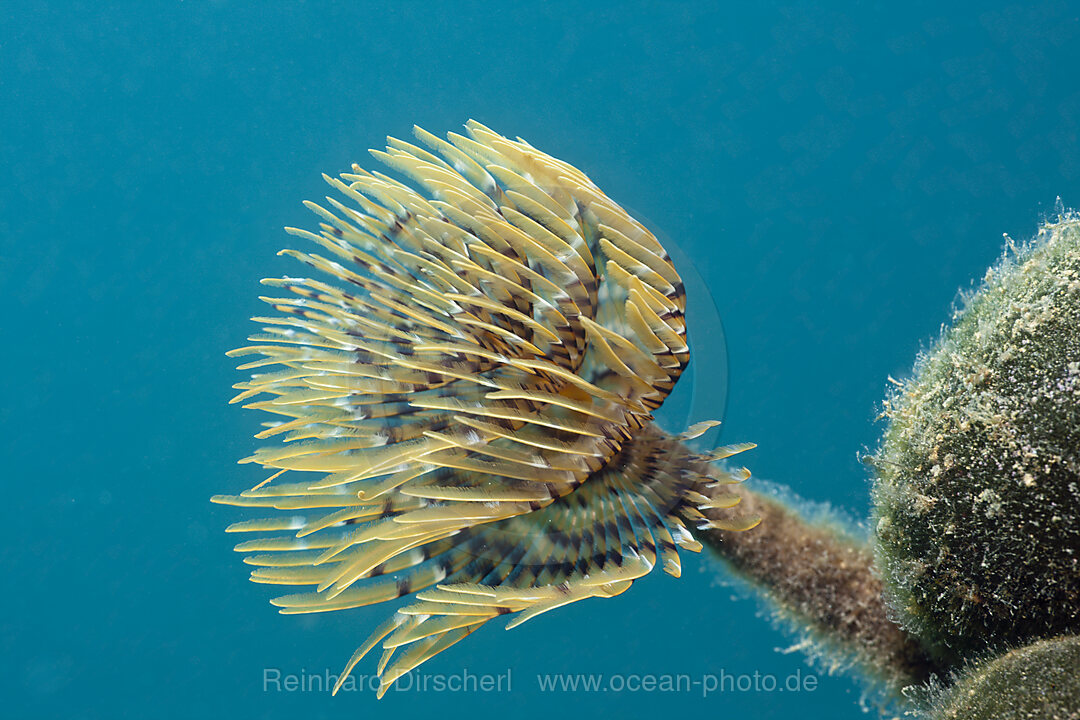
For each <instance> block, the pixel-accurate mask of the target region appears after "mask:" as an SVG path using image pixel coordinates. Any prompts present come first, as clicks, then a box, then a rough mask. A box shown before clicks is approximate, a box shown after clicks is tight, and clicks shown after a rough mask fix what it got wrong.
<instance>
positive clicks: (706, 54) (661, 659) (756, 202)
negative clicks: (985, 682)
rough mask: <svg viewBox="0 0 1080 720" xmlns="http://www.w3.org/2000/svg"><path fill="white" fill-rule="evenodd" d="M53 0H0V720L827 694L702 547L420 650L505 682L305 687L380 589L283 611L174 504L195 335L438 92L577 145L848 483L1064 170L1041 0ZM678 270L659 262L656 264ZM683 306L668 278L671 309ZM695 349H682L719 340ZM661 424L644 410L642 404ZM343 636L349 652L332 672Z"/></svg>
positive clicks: (219, 462) (199, 482)
mask: <svg viewBox="0 0 1080 720" xmlns="http://www.w3.org/2000/svg"><path fill="white" fill-rule="evenodd" d="M104 5H106V4H105V3H97V2H93V3H90V2H55V3H34V2H18V1H17V0H16V1H15V2H10V3H6V4H5V5H4V7H3V9H2V10H0V17H2V20H0V101H2V107H3V111H2V112H0V170H2V175H0V290H2V293H3V294H2V298H3V304H4V308H5V310H4V312H3V320H2V322H0V332H2V338H3V339H2V341H0V342H2V350H0V387H2V388H3V393H2V398H3V400H2V402H0V458H2V459H3V475H2V476H3V481H2V482H3V486H2V487H3V503H2V506H0V507H2V510H0V512H2V517H3V528H4V531H5V532H4V535H5V537H4V542H3V543H2V545H0V570H2V575H3V581H4V585H3V592H2V593H0V663H2V665H0V701H2V703H3V708H2V710H0V714H2V715H3V716H4V717H12V718H16V717H19V718H22V717H26V718H29V717H41V718H45V717H64V718H116V717H160V718H172V717H184V718H190V717H224V716H226V715H228V716H231V717H253V718H255V717H259V718H303V720H315V719H316V718H344V717H374V716H383V715H385V716H393V717H396V718H432V717H438V718H444V719H446V720H450V719H451V718H464V717H475V716H476V714H477V713H479V715H480V716H481V717H484V716H492V715H494V713H496V712H505V713H508V714H509V716H510V717H514V718H516V719H517V720H526V719H528V718H551V717H590V716H591V717H629V718H647V717H661V716H663V717H673V718H684V717H696V716H701V715H702V714H704V715H705V716H706V717H757V718H793V717H799V718H804V719H807V720H808V719H809V718H817V717H821V718H847V717H850V718H857V717H864V715H863V713H862V711H861V710H860V709H859V699H860V693H861V690H860V687H861V686H860V685H859V684H858V683H857V682H854V681H853V680H851V679H850V678H849V677H846V676H830V675H827V674H824V673H821V672H820V669H815V668H813V667H811V666H808V665H807V664H806V661H805V660H804V657H803V656H802V655H801V654H799V653H791V654H782V653H779V652H777V648H786V647H788V646H790V645H791V644H793V643H794V642H795V637H794V636H793V635H791V634H787V633H784V632H781V631H779V630H777V629H776V628H775V627H774V626H773V625H772V624H771V622H770V620H769V619H768V617H767V616H763V615H762V613H761V606H760V605H759V604H758V603H757V602H756V601H755V600H753V599H752V598H750V597H749V596H748V595H747V594H746V593H745V592H744V591H742V590H741V589H740V588H739V586H738V585H737V584H734V583H733V582H732V580H731V578H730V576H729V575H728V574H727V573H726V572H725V571H724V569H723V568H722V567H721V566H720V565H719V564H718V563H717V562H716V561H714V560H712V559H710V558H709V557H706V556H702V557H698V556H691V555H685V554H684V565H685V568H686V570H685V575H684V577H683V578H682V579H681V580H674V579H672V578H670V577H668V576H666V575H663V574H660V573H657V574H656V575H655V577H652V576H651V577H649V578H646V579H645V580H643V581H641V582H639V583H638V584H637V585H635V586H634V588H633V589H632V590H631V591H630V592H628V593H626V594H625V595H622V596H620V597H618V598H616V599H613V600H605V601H601V600H592V601H589V602H585V603H581V604H579V605H576V606H573V607H570V608H567V609H565V610H562V611H560V612H557V613H552V614H550V615H547V616H544V617H542V618H538V619H537V620H535V621H533V622H530V623H527V624H526V625H524V626H522V627H521V628H518V629H516V630H513V631H511V632H509V633H507V632H504V631H503V630H502V629H501V627H498V625H499V623H492V624H490V625H489V626H488V627H486V628H484V629H483V631H481V632H479V633H477V634H476V635H474V636H472V637H471V638H469V639H468V640H467V641H466V642H464V643H462V644H460V645H458V646H456V647H455V648H453V649H452V650H450V651H448V652H446V653H444V654H443V655H441V656H440V657H439V658H437V659H436V660H435V661H433V662H431V663H429V664H428V665H426V666H424V668H423V670H424V671H425V672H431V673H461V672H463V671H466V670H467V671H468V672H469V673H472V674H474V675H480V674H483V673H493V674H502V673H505V672H506V671H507V669H510V671H511V673H512V674H511V678H512V688H513V689H512V692H510V693H503V694H495V693H491V694H484V693H474V692H460V693H434V692H426V693H424V692H416V691H410V692H400V693H394V692H391V693H390V694H389V695H388V696H387V697H386V698H385V699H383V700H382V701H379V702H377V701H376V700H375V698H374V695H373V694H372V693H369V692H366V691H365V692H353V693H345V694H343V695H342V696H339V697H337V698H333V699H332V698H330V697H329V696H328V695H326V694H325V693H318V692H299V691H297V692H285V691H281V692H278V691H275V690H274V689H273V688H270V689H266V688H264V686H263V673H264V669H265V668H274V669H279V670H281V671H282V672H283V673H285V674H289V673H294V674H300V673H308V674H322V673H323V672H324V671H326V670H329V671H331V672H337V671H338V670H339V669H340V668H341V666H342V664H343V663H344V661H345V660H346V659H347V658H348V656H349V655H350V654H351V652H352V650H353V648H354V647H355V646H356V645H357V644H358V643H359V642H360V641H361V640H362V639H363V638H364V637H366V635H367V633H368V632H369V630H370V629H371V628H372V627H373V626H374V624H375V623H376V622H377V621H379V620H381V619H382V617H384V616H385V614H386V612H387V611H386V609H385V608H382V607H376V608H368V609H364V610H359V611H354V612H350V613H340V614H333V615H329V616H318V617H306V618H297V617H283V616H280V615H278V614H276V612H275V610H274V608H272V607H271V606H270V605H269V604H268V602H267V600H268V598H269V597H271V596H273V594H274V593H273V590H274V588H268V587H265V586H257V585H254V584H251V583H249V582H247V580H246V575H247V570H248V568H246V567H245V566H243V565H242V564H241V563H240V557H239V556H238V555H236V554H235V553H233V552H232V551H231V546H232V544H233V542H234V541H235V539H236V536H228V537H227V536H226V535H225V534H224V533H223V532H222V530H223V528H224V527H225V526H226V525H227V524H228V523H230V522H233V521H235V520H237V519H239V518H240V517H242V516H243V513H242V512H240V511H237V510H235V509H231V508H223V507H219V506H212V505H210V504H209V503H208V498H209V497H210V495H212V494H214V493H219V492H237V491H239V490H241V489H243V488H246V487H248V486H250V485H252V484H254V483H255V482H257V481H258V480H259V479H261V478H262V473H261V471H260V470H258V469H255V468H252V467H251V466H238V465H236V464H235V461H236V459H237V458H239V457H242V456H245V455H247V454H249V453H250V451H251V450H252V449H253V448H254V447H255V445H256V443H255V441H254V440H252V439H251V435H252V434H253V433H254V432H255V431H256V430H257V429H258V422H260V421H262V420H263V419H264V418H260V417H257V416H256V415H255V414H254V413H251V412H245V411H241V410H240V409H239V408H237V407H228V406H226V404H225V401H226V400H227V399H228V398H229V397H230V395H231V391H230V385H231V384H232V383H234V382H237V381H238V380H240V379H242V375H241V374H240V373H237V372H235V371H234V370H233V365H234V363H233V361H232V360H230V359H228V358H226V357H225V356H224V353H225V351H226V350H227V349H229V348H232V347H235V346H237V345H239V344H242V343H243V341H244V337H245V335H246V334H247V333H248V332H249V331H251V330H252V329H253V327H254V326H253V325H252V324H251V323H249V322H248V320H247V318H248V317H249V316H251V315H254V314H258V313H263V312H264V308H263V307H262V306H261V304H260V303H259V302H258V301H257V299H256V296H257V295H259V294H260V293H262V292H264V289H263V288H262V287H261V286H260V285H258V282H257V281H258V279H259V278H261V277H266V276H274V275H281V274H297V273H299V272H300V271H301V270H300V267H299V266H298V265H297V264H295V262H292V261H289V260H288V259H285V258H277V257H275V255H274V253H275V252H276V251H277V250H278V249H279V248H280V247H283V246H285V245H291V246H296V245H297V244H298V241H294V240H292V239H290V238H288V237H287V236H286V235H285V234H284V233H283V232H282V231H281V227H282V226H285V225H299V226H307V227H311V226H312V225H313V224H314V222H315V221H314V219H313V218H312V217H311V216H310V215H309V213H308V212H307V211H306V210H304V209H303V208H302V207H301V205H300V201H301V200H303V199H318V198H320V197H321V196H322V195H324V194H325V193H326V192H327V189H326V187H325V186H324V185H323V182H322V180H321V179H320V173H321V172H324V171H325V172H329V173H336V172H340V171H343V170H346V169H348V167H349V164H350V163H351V162H353V161H359V162H361V163H364V164H367V165H369V166H370V164H371V160H370V159H369V158H368V157H367V155H366V154H365V149H366V148H368V147H379V146H381V144H382V143H383V138H384V136H385V135H386V134H388V133H390V134H395V135H397V136H401V137H406V136H407V135H408V133H409V132H410V128H411V126H412V124H413V123H418V124H420V125H422V126H424V127H425V128H427V129H430V130H432V131H434V132H437V133H440V134H441V133H443V132H445V131H447V130H458V129H460V126H461V124H462V123H463V122H464V121H465V120H467V119H468V118H475V119H477V120H479V121H481V122H483V123H485V124H487V125H489V126H490V127H492V128H494V129H496V130H498V131H500V132H502V133H505V134H509V135H520V136H522V137H524V138H526V139H527V140H528V141H529V142H531V143H533V144H534V145H536V146H537V147H539V148H541V149H543V150H545V151H547V152H550V153H552V154H554V155H556V156H557V157H560V158H563V159H565V160H568V161H570V162H572V163H574V164H575V165H577V166H579V167H580V168H583V169H584V170H585V171H586V172H587V173H588V174H589V175H590V176H591V177H592V178H593V179H594V180H595V181H596V182H597V183H598V184H599V185H600V186H601V187H602V188H603V189H604V190H605V191H606V192H607V193H608V194H609V195H611V196H612V197H613V198H615V199H616V200H617V201H619V202H621V203H623V204H625V205H626V206H627V207H629V208H632V209H633V210H634V211H635V212H636V213H639V214H640V215H641V216H642V217H644V218H646V219H647V221H648V222H649V223H650V225H652V226H654V227H655V228H656V229H657V230H658V231H659V232H661V233H662V236H663V237H665V238H667V239H668V242H671V243H673V244H675V245H677V246H678V247H679V248H680V249H681V251H682V252H683V253H684V254H685V256H687V257H689V258H692V263H693V266H694V270H695V271H696V272H697V273H698V274H700V276H701V277H702V278H703V280H704V283H705V284H706V285H707V286H708V288H709V290H710V292H711V295H712V298H713V300H714V301H715V304H716V307H717V309H718V310H719V313H720V316H721V317H722V318H723V329H724V331H725V333H726V344H727V353H726V358H725V357H724V355H725V353H724V352H723V351H722V347H723V344H722V343H719V342H717V339H718V338H719V335H718V333H719V327H718V326H716V325H715V324H713V325H711V326H710V325H708V324H706V325H705V326H700V327H698V326H695V327H693V328H692V332H693V333H699V334H700V336H699V337H698V338H696V340H695V342H696V343H697V347H698V348H702V347H705V348H711V350H709V351H708V352H701V353H699V354H698V355H697V356H696V357H695V359H694V363H695V369H696V372H695V376H694V380H693V387H692V388H689V389H683V392H684V393H686V392H690V391H691V390H692V391H693V392H694V393H698V394H700V396H701V397H705V398H712V399H710V400H708V401H707V402H704V403H699V404H698V406H697V407H695V409H694V414H695V416H694V417H693V418H691V419H692V420H698V419H706V418H709V417H712V416H714V415H715V414H716V413H720V412H721V411H722V405H723V402H721V401H719V400H715V398H721V399H723V398H725V397H726V412H725V413H723V414H724V417H723V420H724V428H723V432H722V435H721V438H720V439H721V440H722V441H724V442H736V441H755V442H757V443H759V447H758V449H756V450H754V451H753V452H752V453H749V454H747V455H746V456H744V459H743V462H745V463H746V464H747V465H749V466H750V467H751V468H752V469H753V471H754V473H755V475H757V476H760V477H762V478H767V479H770V480H773V481H777V482H782V483H786V484H788V485H790V486H791V487H792V488H793V489H794V490H795V491H796V492H798V493H799V494H801V495H803V496H805V497H807V498H812V499H815V500H821V501H828V502H830V503H832V504H834V505H836V506H837V507H839V508H840V509H842V510H843V511H845V512H846V513H848V514H849V515H850V516H852V517H854V518H862V517H865V516H866V514H867V512H868V507H869V503H868V479H867V477H868V476H867V472H866V470H865V468H864V467H863V465H862V464H861V463H860V461H859V459H858V453H860V452H861V451H864V450H865V449H867V448H872V447H873V446H874V445H875V443H876V440H877V438H878V436H879V434H880V432H881V430H882V425H881V424H880V423H875V421H874V419H875V415H876V414H877V412H878V410H879V409H880V401H881V399H882V397H883V394H884V392H885V390H886V387H887V376H889V375H890V374H891V375H893V376H903V375H904V374H905V373H907V372H908V370H909V368H910V366H911V363H912V361H913V359H914V357H915V355H916V353H917V352H918V351H919V350H920V348H923V347H925V346H926V343H927V342H928V341H929V340H930V339H931V338H932V337H933V336H934V335H935V334H936V333H937V331H938V329H939V327H940V325H941V323H942V322H944V321H946V320H947V319H948V317H949V312H950V307H951V305H952V303H953V302H954V300H955V298H956V293H957V290H958V289H959V288H967V287H970V284H971V282H972V280H973V279H976V278H979V277H980V276H981V275H982V273H983V272H984V270H985V268H986V267H987V266H988V265H989V264H990V263H992V262H993V261H994V260H995V259H996V258H997V257H998V256H999V253H1000V251H1001V248H1002V245H1003V238H1002V234H1003V233H1008V234H1009V235H1011V236H1012V237H1013V238H1016V239H1017V240H1020V239H1023V238H1025V237H1028V236H1030V235H1031V234H1032V233H1033V232H1034V230H1035V229H1036V227H1037V223H1038V221H1039V219H1040V218H1041V217H1042V216H1044V215H1045V214H1047V213H1050V212H1052V210H1053V207H1054V201H1055V198H1056V197H1057V196H1058V195H1060V196H1062V197H1063V199H1064V201H1065V203H1066V205H1068V204H1070V203H1071V204H1074V205H1075V204H1078V203H1080V144H1078V140H1077V136H1078V131H1080V73H1078V69H1080V20H1078V16H1080V6H1078V5H1077V3H1067V2H1026V3H1013V4H1001V3H994V2H978V3H974V2H966V3H940V2H932V3H928V2H905V3H893V2H859V3H847V4H843V3H826V4H819V5H815V4H807V3H789V2H785V3H780V4H777V3H644V2H620V3H565V2H547V3H537V2H518V1H514V2H504V3H498V4H496V3H427V2H423V3H421V2H395V3H367V2H339V3H314V2H307V3H304V2H299V3H285V2H266V3H241V2H195V1H190V0H189V1H187V2H145V3H108V4H107V5H109V6H110V7H103V6H104ZM688 272H689V271H688ZM692 311H693V310H692ZM718 348H719V349H718ZM671 429H680V428H671ZM372 663H373V659H371V662H369V661H368V660H365V661H364V662H363V663H361V665H360V666H359V667H358V668H357V670H358V672H362V673H369V672H371V670H372ZM574 671H579V672H596V673H607V674H611V673H625V674H631V673H639V674H641V673H654V674H658V675H659V674H663V673H686V674H688V675H690V676H692V677H694V678H700V677H702V676H703V675H704V674H706V673H713V674H718V673H720V672H721V671H724V672H726V673H728V674H732V675H738V674H752V673H754V672H759V673H770V674H773V675H775V676H776V677H778V678H780V679H781V681H782V680H783V679H784V678H786V677H787V676H788V675H789V674H793V673H795V672H797V671H798V672H801V673H803V674H805V673H808V672H814V673H818V674H819V675H820V677H819V682H818V685H817V688H816V689H815V690H814V691H813V692H801V693H781V692H772V693H767V692H759V691H753V690H751V691H747V692H738V691H736V692H724V693H716V694H713V695H712V696H710V697H702V693H701V691H700V688H696V689H695V691H692V692H683V693H661V692H636V693H634V692H621V693H619V692H608V693H585V692H576V693H572V692H566V693H542V692H540V690H539V688H538V687H537V682H536V676H537V675H538V674H541V673H550V672H574Z"/></svg>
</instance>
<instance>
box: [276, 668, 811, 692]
mask: <svg viewBox="0 0 1080 720" xmlns="http://www.w3.org/2000/svg"><path fill="white" fill-rule="evenodd" d="M337 681H338V675H336V674H334V673H333V672H331V671H330V670H329V669H326V670H324V671H323V672H321V673H317V672H309V671H308V670H307V669H306V668H301V669H300V672H298V673H297V672H292V673H285V672H282V671H281V670H280V669H279V668H264V669H263V671H262V689H263V692H287V693H294V692H301V693H306V692H314V693H321V692H327V693H328V692H330V691H331V690H332V689H333V687H334V684H335V683H336V682H337ZM536 682H537V688H538V689H539V690H540V692H542V693H552V692H556V693H557V692H576V693H593V692H614V693H643V692H644V693H652V692H661V693H700V694H701V696H702V697H708V696H709V695H712V694H714V693H724V692H729V693H730V692H742V693H746V692H754V693H773V692H814V690H816V689H817V687H818V677H817V675H815V674H813V673H803V672H802V671H800V670H796V671H795V672H794V673H791V674H789V675H786V676H784V677H778V676H776V675H773V674H771V673H762V672H759V671H756V670H755V671H754V672H752V673H729V672H727V671H725V670H723V669H721V670H720V671H719V672H718V673H701V674H697V675H691V674H689V673H614V674H610V675H605V674H602V673H545V674H542V675H537V676H536ZM378 689H379V676H378V675H363V674H355V673H354V674H352V675H349V677H347V678H345V681H344V682H343V683H342V684H341V690H340V692H356V691H358V690H367V691H370V692H374V691H376V690H378ZM390 691H391V692H433V693H444V692H450V693H461V692H465V693H509V692H512V691H513V678H512V674H511V670H510V668H507V669H506V672H502V673H498V674H496V673H479V674H478V673H473V672H470V671H469V670H467V669H463V670H460V671H459V672H454V673H430V674H425V673H417V672H415V671H414V672H410V673H408V674H406V675H403V676H401V677H400V678H398V679H397V681H396V682H395V683H394V684H393V685H392V686H391V687H390Z"/></svg>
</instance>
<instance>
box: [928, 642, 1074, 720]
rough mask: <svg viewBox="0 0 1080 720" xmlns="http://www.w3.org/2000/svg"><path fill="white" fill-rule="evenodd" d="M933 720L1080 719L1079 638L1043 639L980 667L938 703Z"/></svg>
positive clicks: (967, 673)
mask: <svg viewBox="0 0 1080 720" xmlns="http://www.w3.org/2000/svg"><path fill="white" fill-rule="evenodd" d="M927 717H929V718H930V719H931V720H1077V718H1080V637H1076V636H1072V637H1063V638H1056V639H1054V640H1042V641H1040V642H1037V643H1035V644H1034V645H1030V646H1028V647H1024V648H1020V649H1019V650H1012V651H1010V652H1007V653H1005V654H1004V655H1002V656H1000V657H998V658H995V659H993V660H991V661H989V662H985V663H982V664H979V665H976V666H975V667H973V668H972V669H970V670H968V671H967V672H966V673H964V675H963V676H962V677H961V678H960V679H959V680H958V681H957V683H956V684H955V685H953V686H952V687H951V688H950V689H949V690H948V691H946V692H945V693H944V694H943V695H942V696H941V697H939V698H938V699H937V701H936V702H935V703H934V708H933V710H931V711H930V712H929V713H928V715H927Z"/></svg>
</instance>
